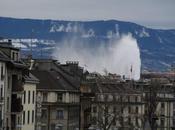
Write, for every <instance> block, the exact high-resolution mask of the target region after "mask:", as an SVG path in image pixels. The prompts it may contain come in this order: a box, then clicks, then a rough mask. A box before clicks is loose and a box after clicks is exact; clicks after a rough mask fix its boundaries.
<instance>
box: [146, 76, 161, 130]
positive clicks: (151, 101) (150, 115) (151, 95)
mask: <svg viewBox="0 0 175 130" xmlns="http://www.w3.org/2000/svg"><path fill="white" fill-rule="evenodd" d="M159 89H160V83H159V80H158V79H152V80H151V83H150V86H149V90H148V91H147V94H146V96H145V99H146V100H145V101H146V109H147V111H146V113H145V122H146V120H147V121H148V122H149V124H150V127H151V130H156V129H157V123H156V121H157V119H158V118H157V115H156V109H157V105H158V98H159V97H158V91H159Z"/></svg>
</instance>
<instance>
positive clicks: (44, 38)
mask: <svg viewBox="0 0 175 130" xmlns="http://www.w3.org/2000/svg"><path fill="white" fill-rule="evenodd" d="M127 33H131V34H132V36H133V37H135V38H136V39H137V41H138V45H139V48H140V51H141V58H142V69H144V70H156V71H159V70H161V71H163V70H167V69H169V68H170V66H171V64H172V63H173V62H175V30H158V29H150V28H147V27H144V26H141V25H138V24H135V23H131V22H123V21H116V20H109V21H87V22H86V21H85V22H81V21H62V20H34V19H14V18H5V17H0V37H4V38H11V39H15V41H16V42H22V44H20V45H19V43H16V46H18V47H21V48H22V51H23V53H27V52H28V51H29V43H30V38H33V39H35V40H34V41H33V42H35V43H36V44H35V45H34V46H33V49H35V50H36V51H34V53H35V56H36V57H37V56H39V53H38V52H37V50H40V49H41V48H42V50H43V55H44V56H45V57H49V56H50V54H51V51H52V50H53V48H54V46H55V45H56V44H57V43H58V42H59V41H61V40H62V39H64V38H65V37H70V36H78V37H80V38H81V39H84V40H85V41H86V40H88V41H91V42H92V46H95V44H93V43H98V41H99V42H100V41H106V40H109V39H111V38H112V37H114V36H120V35H121V34H127ZM37 43H38V44H37Z"/></svg>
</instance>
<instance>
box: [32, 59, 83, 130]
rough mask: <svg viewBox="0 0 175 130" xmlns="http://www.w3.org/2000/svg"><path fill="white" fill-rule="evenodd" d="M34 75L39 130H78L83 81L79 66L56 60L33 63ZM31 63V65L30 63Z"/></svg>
mask: <svg viewBox="0 0 175 130" xmlns="http://www.w3.org/2000/svg"><path fill="white" fill-rule="evenodd" d="M32 62H33V63H32V66H33V67H31V69H32V70H31V71H30V72H31V73H32V74H33V75H34V76H35V77H36V78H37V79H39V84H37V86H36V91H37V92H36V94H37V101H36V106H37V107H36V129H37V130H78V129H79V122H80V118H79V112H80V91H79V85H80V78H79V76H78V75H79V74H80V73H78V72H81V70H79V69H80V68H79V67H78V64H77V62H75V63H74V62H69V63H67V64H63V65H62V64H59V63H58V62H57V61H54V60H33V61H32ZM29 63H30V62H29Z"/></svg>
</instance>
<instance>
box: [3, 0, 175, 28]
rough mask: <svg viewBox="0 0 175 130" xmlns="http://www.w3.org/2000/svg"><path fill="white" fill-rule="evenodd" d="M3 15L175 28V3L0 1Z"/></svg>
mask: <svg viewBox="0 0 175 130" xmlns="http://www.w3.org/2000/svg"><path fill="white" fill-rule="evenodd" d="M0 16H6V17H17V18H37V19H40V18H42V19H61V20H99V19H100V20H103V19H105V20H106V19H116V20H124V21H131V22H136V23H139V24H142V25H146V26H149V27H154V28H175V0H0Z"/></svg>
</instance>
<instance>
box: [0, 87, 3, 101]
mask: <svg viewBox="0 0 175 130" xmlns="http://www.w3.org/2000/svg"><path fill="white" fill-rule="evenodd" d="M0 91H1V93H0V94H1V95H0V98H1V99H3V85H1V90H0Z"/></svg>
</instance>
